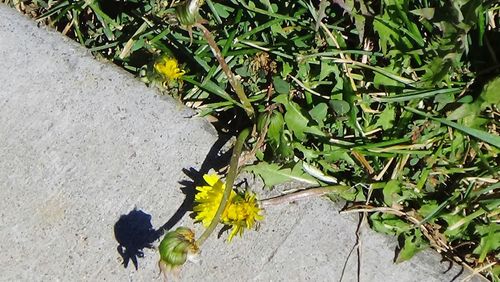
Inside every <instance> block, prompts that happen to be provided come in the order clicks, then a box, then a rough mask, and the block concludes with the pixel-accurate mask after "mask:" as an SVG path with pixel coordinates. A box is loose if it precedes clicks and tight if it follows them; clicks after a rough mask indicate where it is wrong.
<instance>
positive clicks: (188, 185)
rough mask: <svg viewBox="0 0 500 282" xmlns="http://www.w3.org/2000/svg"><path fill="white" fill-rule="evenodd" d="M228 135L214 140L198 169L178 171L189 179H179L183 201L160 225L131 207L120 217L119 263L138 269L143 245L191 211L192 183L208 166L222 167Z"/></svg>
mask: <svg viewBox="0 0 500 282" xmlns="http://www.w3.org/2000/svg"><path fill="white" fill-rule="evenodd" d="M229 138H230V136H223V137H220V136H219V139H218V140H217V141H216V142H215V143H214V145H213V146H212V147H211V149H210V151H209V152H208V154H207V156H206V158H205V160H204V161H203V163H202V165H201V167H200V169H199V170H196V169H195V168H189V169H185V168H184V169H182V172H183V173H184V174H185V175H186V176H187V177H188V178H189V180H182V181H180V182H179V184H181V185H182V187H181V190H182V192H183V193H184V195H185V198H184V201H183V202H182V204H181V205H180V206H179V208H178V209H177V211H176V212H175V213H174V214H173V215H172V216H171V217H170V218H169V219H168V220H167V221H166V222H165V224H163V225H162V226H161V227H160V228H158V229H157V230H155V229H154V228H153V225H152V223H151V218H152V216H151V215H150V214H147V213H145V212H144V211H142V210H137V209H136V208H134V209H133V210H132V211H130V212H129V213H128V214H125V215H122V216H120V219H119V220H118V221H117V222H116V223H115V226H114V233H115V238H116V241H117V242H118V247H117V251H118V253H119V254H120V255H121V257H122V259H123V266H124V267H125V268H127V267H128V265H129V263H130V261H132V263H133V265H134V267H135V269H136V270H137V269H138V264H139V263H138V258H142V257H144V251H143V249H144V248H153V243H154V242H155V241H156V240H159V239H160V238H161V236H163V234H164V233H165V232H166V231H168V230H170V229H171V228H172V227H174V226H175V225H176V224H177V223H178V222H179V221H180V220H181V219H182V218H183V217H184V216H185V215H186V213H188V212H190V211H192V210H193V204H194V195H195V194H196V186H199V185H200V184H202V183H204V180H203V175H204V174H206V173H208V172H209V171H210V169H214V170H216V171H219V170H220V169H222V168H223V167H225V166H226V165H227V164H228V163H229V160H230V158H231V153H232V152H231V150H229V151H227V152H223V153H220V152H221V149H222V148H223V147H224V145H225V144H226V143H227V141H228V140H229Z"/></svg>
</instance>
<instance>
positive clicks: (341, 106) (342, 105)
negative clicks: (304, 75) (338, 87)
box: [329, 100, 351, 116]
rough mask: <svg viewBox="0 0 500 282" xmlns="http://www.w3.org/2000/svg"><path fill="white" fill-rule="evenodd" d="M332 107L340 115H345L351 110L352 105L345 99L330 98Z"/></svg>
mask: <svg viewBox="0 0 500 282" xmlns="http://www.w3.org/2000/svg"><path fill="white" fill-rule="evenodd" d="M329 104H330V107H332V109H333V110H334V111H335V113H337V115H339V116H343V115H345V114H347V113H348V112H349V110H350V109H351V106H349V103H347V102H346V101H344V100H330V102H329Z"/></svg>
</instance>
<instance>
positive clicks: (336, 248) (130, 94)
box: [0, 5, 468, 281]
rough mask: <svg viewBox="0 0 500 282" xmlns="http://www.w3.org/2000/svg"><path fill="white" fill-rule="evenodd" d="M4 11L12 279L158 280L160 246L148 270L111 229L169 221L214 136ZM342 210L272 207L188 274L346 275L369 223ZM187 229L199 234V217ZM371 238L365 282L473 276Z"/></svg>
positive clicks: (0, 97) (113, 70) (149, 255)
mask: <svg viewBox="0 0 500 282" xmlns="http://www.w3.org/2000/svg"><path fill="white" fill-rule="evenodd" d="M0 15H1V16H0V23H1V24H0V34H2V36H1V37H0V57H2V60H3V61H4V62H6V63H7V64H10V65H9V66H10V67H11V68H10V69H4V70H3V73H2V71H0V85H3V87H2V89H0V135H1V136H4V137H5V138H2V141H0V155H1V156H2V157H5V158H2V160H0V172H5V174H4V175H3V176H0V184H1V186H2V187H3V188H2V191H1V192H0V195H1V196H3V197H4V199H5V200H6V205H5V206H3V207H2V215H1V219H0V223H1V227H0V238H2V240H0V247H1V249H2V250H3V251H4V252H6V253H8V254H9V255H6V256H2V257H0V269H1V272H2V273H3V278H0V280H3V279H6V280H26V279H32V280H36V281H38V280H58V279H59V280H69V281H72V280H75V281H80V280H112V281H114V280H120V281H121V280H139V281H151V280H155V279H158V272H157V265H156V260H157V259H158V258H157V254H156V252H155V251H154V250H151V249H147V248H145V249H144V250H142V248H141V250H131V251H142V252H143V254H142V256H143V258H138V260H139V270H138V271H136V270H135V269H134V268H133V266H132V264H133V262H132V261H131V262H130V265H129V267H128V268H123V266H122V265H121V257H120V256H119V255H118V252H117V245H118V243H117V242H116V239H115V235H116V234H114V231H116V230H113V227H115V228H116V223H117V221H118V220H119V218H120V215H127V214H128V215H130V214H134V207H137V208H138V209H140V210H142V211H144V212H143V213H140V212H139V217H140V218H141V220H144V221H145V222H143V225H144V226H145V227H146V229H145V230H143V231H145V232H146V233H148V232H150V231H151V229H152V230H154V228H159V227H160V226H162V225H163V223H164V221H163V220H165V219H168V218H171V217H172V215H174V214H175V213H176V211H177V209H178V208H179V205H181V203H182V202H183V201H184V199H185V195H184V194H183V193H182V192H181V191H180V189H179V188H180V187H181V186H182V185H180V184H179V182H182V181H185V180H186V176H184V175H182V173H181V170H182V168H185V169H189V168H190V167H195V168H198V169H199V168H200V167H201V166H202V162H203V159H204V158H205V155H207V153H208V152H209V151H210V150H211V147H212V145H213V144H214V143H215V141H216V132H215V130H214V129H213V128H212V127H211V125H210V124H209V123H208V122H207V121H205V120H203V119H199V118H191V116H192V115H193V113H194V112H193V111H191V110H189V109H187V108H185V107H184V106H182V105H180V104H177V102H176V101H175V100H173V99H171V98H169V97H167V98H165V99H164V100H162V99H158V96H155V95H154V94H155V91H154V90H153V89H149V88H147V87H146V86H144V85H143V84H142V83H141V82H139V81H138V80H136V79H135V78H133V76H132V75H130V74H129V73H127V72H126V71H124V70H122V69H119V68H118V67H116V66H114V65H112V64H110V63H106V62H97V61H95V60H94V59H93V58H92V56H91V55H90V53H89V52H88V51H87V50H85V49H84V48H83V47H81V46H80V45H78V44H77V43H75V42H73V41H71V40H70V39H68V38H65V37H63V36H61V35H60V34H58V33H56V32H54V31H52V30H50V29H47V28H37V27H36V24H35V23H34V22H32V21H30V20H29V19H28V18H26V17H24V16H22V15H19V14H17V12H16V11H14V10H11V9H10V8H8V7H6V6H3V5H0ZM2 21H3V23H2ZM6 21H7V23H6ZM2 77H3V78H2ZM68 78H69V79H71V80H72V81H70V82H68V81H67V79H68ZM11 94H16V95H11ZM158 187H160V188H158ZM275 192H276V191H275ZM339 209H340V206H339V205H338V204H332V203H331V202H330V201H328V200H324V199H311V200H307V201H303V202H298V203H292V204H287V205H283V206H279V207H273V208H269V209H268V210H267V211H266V219H265V221H264V222H263V223H262V224H261V228H260V230H259V232H253V231H248V232H246V233H245V235H244V236H245V238H243V239H235V240H234V242H233V243H232V244H225V243H224V242H223V240H222V239H218V238H215V236H213V237H212V238H210V239H209V240H208V241H207V243H206V245H204V247H203V253H202V257H201V258H202V262H201V263H200V264H199V265H192V264H187V265H186V267H185V268H184V269H183V270H182V276H181V277H182V279H183V280H186V281H199V280H200V279H204V280H206V281H220V280H223V279H231V280H236V281H247V280H255V281H275V280H277V281H308V280H309V281H332V280H338V279H339V278H340V276H341V270H342V268H343V267H344V263H345V262H346V258H347V257H348V254H349V252H350V251H351V249H352V247H353V246H354V244H355V232H356V226H357V216H355V215H340V214H339V213H338V211H339ZM148 224H149V225H148ZM179 224H183V225H187V226H193V224H192V220H191V219H190V218H189V217H188V216H187V215H185V216H184V217H183V218H182V219H181V220H180V222H179ZM144 226H143V227H144ZM196 228H197V231H200V228H199V227H196ZM362 233H363V235H362V236H363V237H362V242H363V244H362V257H361V269H360V275H361V279H362V280H369V281H421V280H425V281H443V280H448V281H450V280H454V279H457V277H460V278H463V277H464V276H466V275H467V272H468V271H464V273H465V274H461V272H460V267H459V266H457V265H455V264H451V265H449V268H448V265H445V264H442V263H441V262H440V260H441V258H440V256H439V255H438V254H437V253H436V252H434V251H433V250H427V251H423V252H421V253H419V254H417V255H416V257H415V258H413V259H412V260H410V261H408V262H405V263H401V264H397V265H395V264H393V263H392V258H393V255H394V254H393V252H394V248H395V246H396V244H397V243H396V242H395V239H394V238H389V237H388V236H385V235H382V234H377V233H375V232H373V231H371V230H363V232H362ZM223 238H224V237H223ZM132 239H133V238H132ZM136 247H143V246H136ZM356 273H357V262H356V259H355V257H351V259H350V260H349V261H348V262H347V264H345V272H344V276H343V278H344V279H343V281H355V280H356Z"/></svg>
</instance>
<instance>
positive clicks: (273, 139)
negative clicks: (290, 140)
mask: <svg viewBox="0 0 500 282" xmlns="http://www.w3.org/2000/svg"><path fill="white" fill-rule="evenodd" d="M283 128H284V120H283V115H282V114H281V113H280V112H277V111H274V112H273V113H272V114H271V116H270V120H269V127H268V129H267V137H268V138H269V144H270V145H271V146H272V147H273V148H274V150H277V149H278V147H279V146H280V144H281V138H282V135H283Z"/></svg>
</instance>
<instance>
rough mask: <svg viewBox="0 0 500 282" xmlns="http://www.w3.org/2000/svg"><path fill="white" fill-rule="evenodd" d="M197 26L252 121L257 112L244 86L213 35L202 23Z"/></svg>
mask: <svg viewBox="0 0 500 282" xmlns="http://www.w3.org/2000/svg"><path fill="white" fill-rule="evenodd" d="M195 26H196V27H198V28H199V29H201V30H202V31H203V37H205V40H207V43H208V45H209V46H210V49H211V50H212V53H213V54H214V56H215V58H216V59H217V61H218V62H219V65H220V67H221V68H222V71H224V73H225V74H226V76H227V80H228V81H229V84H231V87H232V88H233V89H234V92H236V95H237V96H238V98H239V99H240V101H241V104H243V109H244V110H245V112H246V113H247V115H248V117H250V118H251V119H252V118H253V117H254V115H255V111H254V109H253V107H252V104H251V103H250V100H248V97H247V95H246V94H245V91H244V90H243V86H242V85H241V83H240V81H239V80H238V79H237V78H236V76H235V75H234V74H233V72H232V71H231V69H230V68H229V66H228V65H227V63H226V60H224V57H223V56H222V52H221V51H220V49H219V46H217V43H216V42H215V40H214V38H213V37H212V33H210V31H209V30H208V29H207V28H206V27H204V26H203V25H202V24H201V23H197V24H195Z"/></svg>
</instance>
